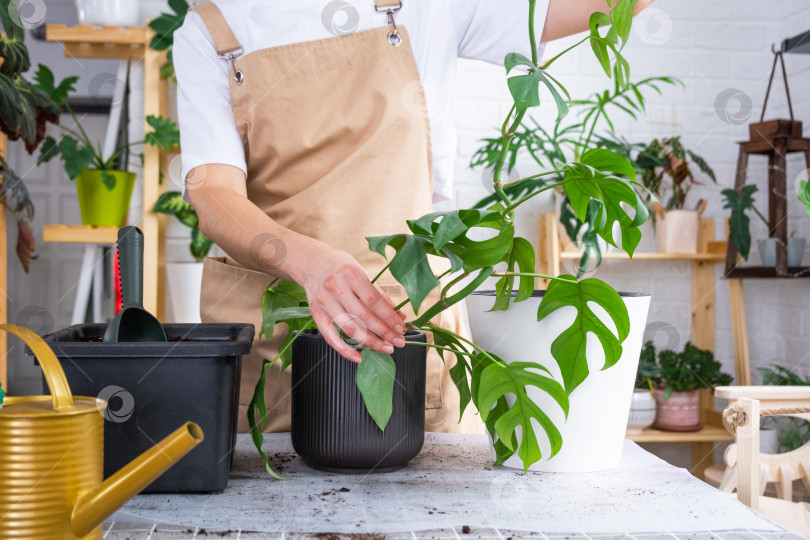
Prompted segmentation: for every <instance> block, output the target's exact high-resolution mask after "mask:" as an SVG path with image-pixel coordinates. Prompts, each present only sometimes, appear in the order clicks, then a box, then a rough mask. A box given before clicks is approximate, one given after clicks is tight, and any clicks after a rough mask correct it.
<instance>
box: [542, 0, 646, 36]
mask: <svg viewBox="0 0 810 540" xmlns="http://www.w3.org/2000/svg"><path fill="white" fill-rule="evenodd" d="M623 1H627V0H623ZM653 1H654V0H638V2H636V5H635V8H634V9H633V12H634V14H638V13H639V12H640V11H641V10H643V9H644V8H646V7H647V6H649V5H650V4H652V3H653ZM614 6H615V3H614ZM596 11H601V12H603V13H608V12H609V11H610V9H609V8H608V5H607V2H605V0H550V2H549V6H548V14H547V15H546V24H545V26H544V27H543V36H542V38H541V39H540V41H542V42H546V41H553V40H555V39H560V38H563V37H566V36H571V35H574V34H578V33H580V32H584V31H585V30H587V29H588V20H589V19H590V16H591V13H594V12H596Z"/></svg>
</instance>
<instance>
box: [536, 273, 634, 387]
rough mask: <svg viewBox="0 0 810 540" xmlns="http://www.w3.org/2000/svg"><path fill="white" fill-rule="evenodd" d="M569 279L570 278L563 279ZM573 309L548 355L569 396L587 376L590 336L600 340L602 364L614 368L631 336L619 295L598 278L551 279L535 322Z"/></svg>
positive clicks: (623, 304) (625, 308)
mask: <svg viewBox="0 0 810 540" xmlns="http://www.w3.org/2000/svg"><path fill="white" fill-rule="evenodd" d="M564 277H571V276H564ZM590 304H595V305H597V306H600V307H601V308H602V309H604V310H605V312H606V313H607V316H608V317H609V318H610V320H611V321H612V322H613V324H614V325H615V326H616V330H617V331H618V334H614V333H613V331H612V330H610V329H609V328H608V327H607V326H606V325H605V323H603V322H602V321H601V319H599V317H597V315H596V313H595V312H594V311H593V309H592V308H591V305H590ZM566 306H571V307H573V308H574V309H576V318H575V319H574V322H573V323H572V324H571V326H570V327H568V328H567V329H566V330H564V331H563V332H562V333H561V334H560V335H559V336H557V338H556V339H555V340H554V341H553V342H552V344H551V355H552V356H553V357H554V360H556V361H557V365H559V366H560V373H561V374H562V377H563V383H564V385H565V389H566V391H567V392H568V394H571V392H573V391H574V389H576V387H577V386H579V385H580V383H582V381H584V380H585V378H586V377H587V376H588V373H589V371H588V357H587V355H586V345H587V337H588V334H589V333H592V334H593V335H594V336H596V338H597V339H598V340H599V343H600V344H601V346H602V350H603V351H604V353H605V365H604V367H603V368H602V369H607V368H609V367H611V366H613V365H614V364H615V363H616V362H618V361H619V359H620V358H621V356H622V343H624V340H625V339H627V336H628V335H629V333H630V317H629V315H628V313H627V306H626V305H625V303H624V301H623V300H622V298H621V296H619V293H617V292H616V291H614V290H613V289H612V288H611V287H610V286H609V285H607V284H606V283H604V282H602V281H599V280H598V279H593V278H591V279H585V280H582V281H580V282H578V283H571V282H569V281H560V280H552V281H551V283H550V284H549V286H548V290H547V291H546V293H545V295H544V296H543V300H542V301H541V302H540V307H539V309H538V310H537V320H538V321H542V320H543V319H545V318H546V317H547V316H548V315H550V314H552V313H554V312H555V311H557V310H558V309H560V308H563V307H566Z"/></svg>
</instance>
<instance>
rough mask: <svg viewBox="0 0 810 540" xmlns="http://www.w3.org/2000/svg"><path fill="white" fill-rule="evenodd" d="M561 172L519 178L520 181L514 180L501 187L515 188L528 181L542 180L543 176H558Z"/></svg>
mask: <svg viewBox="0 0 810 540" xmlns="http://www.w3.org/2000/svg"><path fill="white" fill-rule="evenodd" d="M536 159H537V158H535V160H536ZM562 172H563V171H561V170H560V171H557V170H555V171H548V172H542V173H539V174H533V175H532V176H527V177H526V178H521V179H520V180H515V181H514V182H509V183H508V184H504V185H503V187H504V188H510V187H512V186H516V185H518V184H520V183H521V182H527V181H529V180H534V179H536V178H542V177H543V176H551V175H552V174H560V173H562Z"/></svg>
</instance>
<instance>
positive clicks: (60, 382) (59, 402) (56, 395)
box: [0, 324, 73, 411]
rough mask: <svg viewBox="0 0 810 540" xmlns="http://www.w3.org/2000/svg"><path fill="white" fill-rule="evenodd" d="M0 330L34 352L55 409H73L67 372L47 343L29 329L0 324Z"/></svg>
mask: <svg viewBox="0 0 810 540" xmlns="http://www.w3.org/2000/svg"><path fill="white" fill-rule="evenodd" d="M0 330H5V331H6V332H8V333H9V334H13V335H15V336H17V337H18V338H20V339H21V340H22V341H23V342H24V343H25V344H26V345H28V347H29V348H30V349H31V351H33V353H34V356H35V357H36V358H37V360H38V361H39V365H40V366H41V367H42V373H43V374H44V375H45V381H46V382H47V383H48V388H49V389H50V390H51V396H52V397H53V408H54V409H55V410H57V411H60V410H65V409H71V408H73V394H71V392H70V386H68V382H67V378H65V372H64V371H62V366H61V364H59V360H57V359H56V355H54V354H53V351H52V350H51V348H50V347H49V346H48V344H47V343H45V341H43V339H42V338H41V337H39V336H38V335H36V334H35V333H33V332H32V331H31V330H29V329H28V328H25V327H23V326H17V325H16V324H0Z"/></svg>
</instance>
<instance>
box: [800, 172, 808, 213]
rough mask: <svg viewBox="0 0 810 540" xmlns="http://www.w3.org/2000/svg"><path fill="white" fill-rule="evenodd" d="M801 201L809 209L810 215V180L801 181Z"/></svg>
mask: <svg viewBox="0 0 810 540" xmlns="http://www.w3.org/2000/svg"><path fill="white" fill-rule="evenodd" d="M799 201H801V203H802V204H803V205H804V209H805V210H807V216H808V217H810V182H808V181H807V180H802V181H801V182H799Z"/></svg>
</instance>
